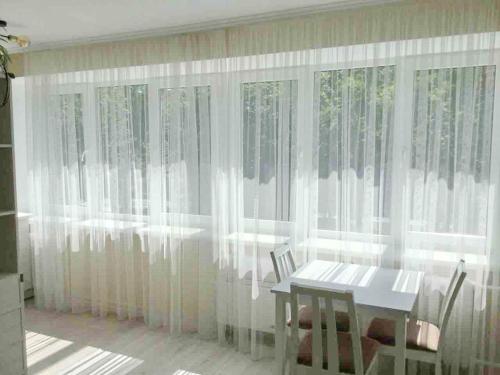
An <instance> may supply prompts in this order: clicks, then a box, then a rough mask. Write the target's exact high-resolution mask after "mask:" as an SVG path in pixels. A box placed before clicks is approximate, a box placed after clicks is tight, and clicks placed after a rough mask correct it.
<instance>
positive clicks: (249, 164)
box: [241, 80, 298, 221]
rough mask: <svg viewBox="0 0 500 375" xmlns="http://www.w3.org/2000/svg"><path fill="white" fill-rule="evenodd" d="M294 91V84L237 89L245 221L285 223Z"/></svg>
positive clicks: (294, 126)
mask: <svg viewBox="0 0 500 375" xmlns="http://www.w3.org/2000/svg"><path fill="white" fill-rule="evenodd" d="M297 86H298V84H297V81H294V80H290V81H271V82H251V83H243V84H242V85H241V98H242V117H243V118H242V123H243V176H244V191H245V192H244V199H245V206H244V210H245V217H249V218H260V219H266V220H285V221H287V220H290V219H291V211H292V209H291V194H290V192H291V189H292V184H293V178H292V176H293V173H294V172H293V171H294V169H295V145H296V129H297V94H298V92H297ZM257 195H258V196H259V197H260V199H258V200H256V199H254V198H255V197H256V196H257ZM263 197H266V199H262V198H263ZM267 197H269V198H268V199H267ZM256 201H257V202H260V203H259V206H258V207H256V205H255V203H254V202H256Z"/></svg>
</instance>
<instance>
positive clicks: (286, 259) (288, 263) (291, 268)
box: [271, 245, 297, 283]
mask: <svg viewBox="0 0 500 375" xmlns="http://www.w3.org/2000/svg"><path fill="white" fill-rule="evenodd" d="M271 259H272V261H273V267H274V273H275V274H276V279H277V280H278V283H280V282H282V281H283V280H284V279H286V278H287V277H288V276H290V275H291V274H292V273H294V272H295V271H296V270H297V267H296V266H295V260H294V259H293V254H292V250H291V249H290V246H289V245H284V246H282V247H280V248H278V249H276V250H274V251H271Z"/></svg>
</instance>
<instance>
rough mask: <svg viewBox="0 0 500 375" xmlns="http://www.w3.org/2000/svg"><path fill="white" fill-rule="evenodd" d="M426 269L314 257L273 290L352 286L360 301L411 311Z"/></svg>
mask: <svg viewBox="0 0 500 375" xmlns="http://www.w3.org/2000/svg"><path fill="white" fill-rule="evenodd" d="M423 276H424V274H423V272H416V271H408V270H398V269H391V268H382V267H376V266H363V265H359V264H347V263H337V262H327V261H323V260H314V261H312V262H310V263H307V264H305V265H304V266H302V267H300V268H299V269H298V270H297V271H295V272H294V273H293V274H292V275H291V276H290V277H288V278H287V279H285V280H283V281H282V282H281V283H279V284H277V285H276V286H274V287H273V288H272V289H271V291H272V292H273V293H285V294H289V293H290V283H291V282H296V283H300V284H302V285H308V286H312V287H320V288H327V289H332V290H352V291H353V294H354V301H355V302H356V304H357V305H361V306H366V307H369V308H374V309H384V310H393V311H397V312H403V313H410V312H411V311H412V309H413V306H414V305H415V301H416V299H417V296H418V291H419V289H420V284H421V282H422V278H423Z"/></svg>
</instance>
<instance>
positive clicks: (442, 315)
mask: <svg viewBox="0 0 500 375" xmlns="http://www.w3.org/2000/svg"><path fill="white" fill-rule="evenodd" d="M465 276H467V273H466V272H465V261H464V260H463V259H462V260H460V262H458V265H457V267H456V268H455V272H453V276H452V277H451V280H450V284H449V285H448V289H447V290H446V294H445V296H444V301H443V305H442V306H441V310H440V312H439V323H438V325H439V329H440V337H439V344H438V350H440V349H441V348H442V344H444V336H445V331H446V328H447V326H448V322H449V320H450V315H451V311H452V310H453V305H454V304H455V300H456V298H457V296H458V293H459V292H460V289H461V288H462V284H463V282H464V280H465Z"/></svg>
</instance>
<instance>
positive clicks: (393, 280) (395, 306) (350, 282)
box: [271, 260, 423, 375]
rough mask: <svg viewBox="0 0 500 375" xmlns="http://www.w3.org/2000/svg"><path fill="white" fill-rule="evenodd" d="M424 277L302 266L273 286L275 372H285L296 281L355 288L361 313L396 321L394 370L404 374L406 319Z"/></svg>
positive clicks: (341, 265) (369, 268)
mask: <svg viewBox="0 0 500 375" xmlns="http://www.w3.org/2000/svg"><path fill="white" fill-rule="evenodd" d="M422 278H423V273H422V272H415V271H407V270H397V269H390V268H382V267H375V266H362V265H358V264H347V263H336V262H327V261H321V260H315V261H312V262H310V263H308V264H306V265H304V266H302V267H300V268H299V269H298V270H297V271H296V272H294V273H293V274H292V275H291V276H290V277H289V278H287V279H285V280H283V281H282V282H280V283H279V284H277V285H276V286H274V287H273V288H272V289H271V292H272V293H274V294H275V297H276V327H275V335H276V336H275V345H276V348H275V350H276V359H275V361H276V374H283V373H284V371H285V364H286V358H285V345H286V342H285V341H286V304H287V303H289V301H290V283H291V282H297V283H301V284H304V285H310V286H316V287H322V288H330V289H332V290H333V289H335V290H352V291H353V292H354V301H355V303H356V307H357V310H358V313H359V314H362V315H365V314H367V315H369V316H376V317H380V318H385V319H393V320H395V322H396V337H395V339H396V343H395V347H394V353H393V354H394V356H395V360H394V369H395V372H394V373H395V374H397V375H404V373H405V356H406V319H407V318H408V316H409V314H410V313H411V311H412V310H413V307H414V305H415V301H416V300H417V296H418V291H419V289H420V285H421V282H422Z"/></svg>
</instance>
